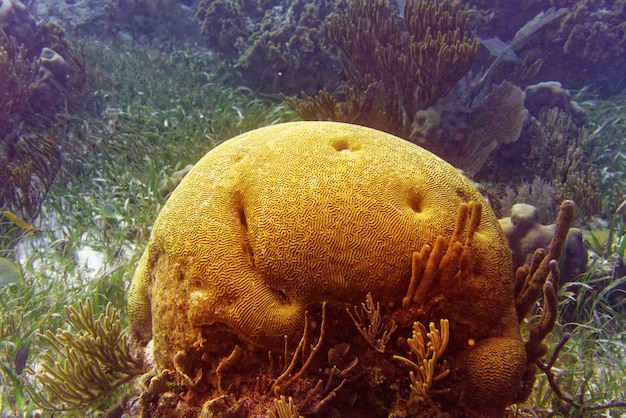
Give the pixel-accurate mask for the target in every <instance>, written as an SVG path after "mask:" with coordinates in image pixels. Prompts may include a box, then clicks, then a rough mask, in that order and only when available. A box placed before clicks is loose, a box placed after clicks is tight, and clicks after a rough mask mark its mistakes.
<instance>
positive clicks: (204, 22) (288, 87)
mask: <svg viewBox="0 0 626 418" xmlns="http://www.w3.org/2000/svg"><path fill="white" fill-rule="evenodd" d="M344 3H345V2H344V1H342V0H338V1H330V2H329V1H321V0H316V1H304V0H295V1H294V0H278V1H267V0H265V1H263V0H244V1H233V0H218V1H213V0H204V1H202V2H200V4H199V6H198V12H197V13H196V18H197V19H198V20H199V21H200V23H201V26H202V34H203V35H204V36H205V37H206V38H207V40H208V42H209V45H210V46H211V47H212V48H213V49H214V50H215V51H217V52H219V53H221V54H222V55H223V56H224V57H225V58H226V59H228V60H229V61H230V62H231V63H232V65H233V69H234V70H235V71H236V72H237V73H238V74H239V77H238V82H240V83H242V84H244V85H246V86H248V87H250V88H252V89H254V90H258V91H260V92H262V93H266V94H276V93H279V92H281V93H284V94H297V93H299V92H300V91H307V92H310V93H312V92H314V91H317V90H319V89H322V88H329V89H331V90H332V89H334V88H335V87H336V85H337V84H338V83H339V66H338V64H337V61H336V59H335V58H334V51H333V47H332V44H331V42H330V40H329V39H328V34H327V33H328V19H327V17H328V16H329V15H330V14H331V13H333V12H334V11H336V10H337V9H338V8H340V7H342V5H343V4H344Z"/></svg>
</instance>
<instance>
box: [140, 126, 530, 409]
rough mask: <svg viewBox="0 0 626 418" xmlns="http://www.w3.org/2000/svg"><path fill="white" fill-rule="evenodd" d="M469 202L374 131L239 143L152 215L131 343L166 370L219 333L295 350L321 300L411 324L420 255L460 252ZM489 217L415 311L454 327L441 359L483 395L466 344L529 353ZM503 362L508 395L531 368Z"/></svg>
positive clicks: (504, 253)
mask: <svg viewBox="0 0 626 418" xmlns="http://www.w3.org/2000/svg"><path fill="white" fill-rule="evenodd" d="M469 201H476V202H484V200H483V198H482V197H481V195H480V194H479V192H478V191H477V190H476V189H475V188H474V187H473V185H472V184H471V183H470V182H469V181H468V180H467V179H466V178H465V177H463V176H462V175H461V174H460V173H459V172H458V171H457V170H456V169H454V168H453V167H452V166H450V165H449V164H447V163H446V162H445V161H443V160H442V159H440V158H438V157H436V156H435V155H433V154H431V153H429V152H428V151H425V150H423V149H422V148H420V147H418V146H416V145H413V144H411V143H408V142H406V141H403V140H401V139H400V138H397V137H394V136H392V135H389V134H386V133H383V132H380V131H376V130H373V129H370V128H365V127H361V126H356V125H349V124H343V123H336V122H293V123H287V124H281V125H275V126H270V127H266V128H262V129H258V130H255V131H251V132H248V133H245V134H243V135H240V136H238V137H236V138H233V139H232V140H230V141H227V142H225V143H223V144H222V145H220V146H218V147H217V148H215V149H214V150H212V151H211V152H209V153H208V154H207V155H206V156H205V157H204V158H203V159H201V160H200V161H199V162H198V163H197V164H196V166H195V167H194V168H193V169H192V170H191V171H190V172H189V174H188V175H187V176H186V177H185V179H184V180H183V181H182V182H181V183H180V185H179V186H178V188H177V189H176V190H175V191H174V192H173V193H172V195H171V197H170V199H169V201H168V202H167V204H166V205H165V206H164V208H163V210H162V211H161V213H160V215H159V217H158V219H157V221H156V223H155V225H154V229H153V232H152V236H151V239H150V242H149V245H148V248H147V250H146V253H145V254H144V256H143V257H142V259H141V261H140V264H139V266H138V268H137V271H136V275H135V278H134V281H133V283H132V286H131V289H130V292H129V307H128V312H129V317H130V322H131V329H132V331H133V334H134V336H135V338H136V339H140V340H147V339H149V338H153V341H154V354H155V359H156V361H157V364H158V367H159V368H161V369H164V368H170V369H173V368H174V367H173V358H174V357H175V355H176V354H177V353H178V352H179V351H185V350H188V351H192V350H191V349H190V347H192V346H193V347H194V349H193V350H201V348H200V347H201V346H202V344H204V341H206V344H208V345H209V346H211V347H214V349H216V350H217V348H216V347H217V346H216V344H219V341H223V340H224V339H223V338H222V337H223V336H224V335H226V334H224V333H225V332H228V333H231V334H234V335H237V336H238V338H239V340H241V341H246V342H248V343H250V347H253V346H256V347H261V348H264V349H267V350H272V351H273V352H282V351H283V350H285V347H286V344H287V343H288V346H289V347H295V346H296V345H297V342H298V338H300V336H302V329H303V328H304V323H305V313H306V312H307V310H309V311H311V310H314V309H315V310H316V309H319V306H320V304H321V303H323V302H328V303H329V305H331V304H341V306H346V305H348V306H350V305H354V304H356V303H359V302H361V301H362V300H364V299H365V298H366V295H367V294H368V292H370V293H371V295H372V297H373V298H374V299H375V300H376V301H379V302H380V304H381V306H384V307H387V308H388V307H395V308H394V309H399V310H404V308H402V303H401V302H402V299H403V297H404V296H405V295H406V289H407V288H408V286H409V281H410V280H411V267H412V266H411V264H412V263H411V257H412V255H413V253H414V252H415V251H417V250H419V249H420V248H422V246H424V245H427V244H433V243H435V241H436V239H437V237H438V236H443V237H451V236H453V235H454V236H455V237H456V238H455V239H458V240H461V239H462V237H463V234H464V230H465V228H464V224H463V225H461V226H463V228H461V227H456V229H455V226H456V224H457V212H458V208H459V206H460V205H461V203H463V202H469ZM466 206H467V205H466ZM482 206H483V210H482V213H480V214H477V216H474V222H472V226H471V228H470V229H471V232H472V237H471V238H469V240H470V241H471V243H470V242H468V238H466V239H465V240H464V241H463V242H466V244H467V245H466V247H468V248H467V249H466V250H465V253H464V255H463V257H461V260H462V263H461V268H462V269H463V275H462V279H461V280H457V281H454V280H452V281H451V282H450V283H446V286H439V285H437V284H436V278H434V279H433V284H432V286H430V290H429V292H427V294H429V295H430V296H429V297H430V300H431V301H440V302H441V303H439V304H436V303H431V304H430V305H428V306H427V304H425V305H419V306H415V305H416V304H415V303H414V305H412V306H410V307H409V308H408V309H419V311H416V312H417V314H418V315H421V316H422V317H424V316H429V317H431V318H436V317H439V318H448V319H449V320H450V335H451V341H450V345H449V348H448V352H449V353H451V355H452V356H453V357H454V356H456V357H458V358H459V359H461V358H463V356H467V357H469V358H470V360H471V363H472V365H474V364H476V365H477V366H476V367H475V368H471V369H465V368H463V364H462V360H458V362H456V363H452V362H451V367H454V368H455V370H462V371H463V373H468V374H469V375H470V376H471V377H472V379H473V380H476V381H480V380H481V379H483V378H485V375H484V374H483V373H482V372H481V370H480V364H481V359H476V358H475V355H474V354H472V353H471V352H470V351H472V350H471V349H472V347H469V348H468V347H467V346H466V341H467V339H469V338H471V339H473V340H474V341H476V342H481V341H482V340H485V339H492V338H503V339H504V340H505V342H506V344H509V345H511V346H513V347H516V348H517V349H519V350H521V352H522V353H523V344H522V342H521V338H520V336H519V328H518V323H517V318H516V316H515V309H514V303H513V290H512V283H511V277H512V266H511V260H510V252H509V251H508V247H507V244H506V240H505V238H504V236H503V234H502V231H501V230H500V228H499V226H498V223H497V219H496V218H495V216H494V214H493V213H492V212H491V210H490V209H489V207H488V205H486V204H483V205H482ZM455 231H456V232H455ZM469 244H471V245H469ZM417 285H418V286H419V283H417ZM420 294H421V293H420ZM413 301H415V299H413ZM335 306H336V305H335ZM387 308H386V309H387ZM342 313H345V308H343V309H342ZM415 319H416V318H414V317H413V318H411V319H410V322H409V323H404V324H403V326H410V325H411V324H412V323H413V321H414V320H415ZM338 320H339V319H333V321H338ZM341 320H346V321H347V325H349V326H350V328H351V329H352V330H353V329H354V328H353V324H352V323H351V321H350V318H349V317H348V316H347V315H342V319H341ZM333 323H334V324H335V325H333V326H338V325H337V324H336V323H335V322H333ZM399 325H400V324H399ZM229 335H230V334H229ZM199 336H201V337H199ZM285 338H287V340H288V341H286V340H285ZM232 347H234V346H230V348H227V349H226V348H224V350H226V354H225V355H227V354H228V352H230V351H231V350H232ZM498 347H499V346H498V345H497V344H496V345H494V346H490V349H491V350H492V352H491V358H492V359H497V358H498ZM506 347H508V346H506ZM204 350H205V353H208V351H206V350H208V349H206V348H205V349H204ZM522 357H523V355H522ZM202 358H203V359H205V358H206V359H207V360H206V361H207V362H209V358H210V355H209V354H206V355H205V356H204V357H202ZM503 358H504V359H505V360H509V359H510V360H513V362H512V363H511V362H507V364H506V367H509V368H511V369H513V370H514V373H513V376H512V377H511V380H512V382H510V385H509V386H510V387H515V386H516V385H517V384H519V380H520V379H521V370H522V369H523V367H524V364H523V363H524V358H521V360H520V359H519V358H510V357H506V356H504V357H503ZM191 360H192V359H190V361H191ZM203 361H204V360H203ZM518 363H519V364H518ZM181 364H185V363H181ZM451 369H452V368H451ZM207 373H212V371H211V370H207ZM518 375H519V376H518ZM452 381H453V382H455V381H454V379H453V380H452ZM457 383H458V384H459V385H463V384H464V383H463V382H462V381H461V382H457ZM468 390H469V388H468ZM461 391H463V389H461ZM487 395H490V396H491V397H497V396H499V395H498V392H497V391H495V392H493V393H491V394H489V393H487ZM510 396H513V395H510ZM505 402H506V399H505Z"/></svg>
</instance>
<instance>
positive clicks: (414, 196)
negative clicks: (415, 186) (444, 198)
mask: <svg viewBox="0 0 626 418" xmlns="http://www.w3.org/2000/svg"><path fill="white" fill-rule="evenodd" d="M407 204H408V205H409V207H410V208H411V210H413V212H415V213H421V212H422V210H424V198H423V197H422V195H421V194H420V193H418V192H417V190H409V193H408V195H407Z"/></svg>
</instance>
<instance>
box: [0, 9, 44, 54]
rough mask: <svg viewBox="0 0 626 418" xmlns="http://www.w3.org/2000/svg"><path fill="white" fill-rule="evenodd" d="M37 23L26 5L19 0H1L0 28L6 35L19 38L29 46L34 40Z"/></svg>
mask: <svg viewBox="0 0 626 418" xmlns="http://www.w3.org/2000/svg"><path fill="white" fill-rule="evenodd" d="M36 27H37V23H36V21H35V18H33V16H32V15H31V14H30V12H29V11H28V9H27V8H26V6H25V5H24V4H23V3H22V2H21V1H19V0H3V1H2V2H1V3H0V29H1V30H2V31H4V33H5V34H6V35H7V36H8V37H14V38H16V39H19V40H20V42H21V43H23V44H25V45H26V47H27V48H30V47H31V46H32V44H33V42H34V40H35V39H34V34H35V33H36Z"/></svg>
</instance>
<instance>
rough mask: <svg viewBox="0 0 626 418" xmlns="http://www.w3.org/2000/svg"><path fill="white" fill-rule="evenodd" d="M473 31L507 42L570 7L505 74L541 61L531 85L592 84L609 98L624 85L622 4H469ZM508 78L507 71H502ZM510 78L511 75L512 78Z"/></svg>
mask: <svg viewBox="0 0 626 418" xmlns="http://www.w3.org/2000/svg"><path fill="white" fill-rule="evenodd" d="M467 3H468V7H471V8H472V9H474V10H475V13H472V27H473V28H475V29H476V30H477V32H478V34H479V35H480V36H481V37H484V38H488V37H491V36H494V35H498V36H499V37H500V38H501V39H503V40H504V41H508V40H510V39H512V38H513V36H514V34H515V31H516V30H517V29H518V28H520V27H522V25H524V23H525V22H526V21H528V20H529V19H531V18H532V17H533V16H535V15H536V14H537V13H539V12H541V11H543V10H548V9H549V8H551V7H569V12H568V13H567V15H566V16H565V17H563V18H562V19H559V21H557V22H554V23H552V24H550V25H549V26H548V27H547V28H546V29H545V32H544V36H541V38H540V39H533V42H527V43H526V44H525V45H522V46H521V47H520V48H519V49H518V50H516V52H517V54H518V56H521V57H524V59H523V61H522V62H521V63H520V62H508V63H507V67H506V68H507V73H510V72H511V71H513V69H514V68H515V67H518V66H520V65H521V66H523V65H526V63H528V62H529V61H534V60H537V59H540V60H541V61H542V65H541V68H540V69H539V71H537V72H536V74H535V75H534V76H533V78H532V79H529V80H527V81H528V82H529V83H536V82H539V81H546V80H556V81H559V82H561V83H563V85H565V86H566V87H567V88H570V89H580V88H583V87H585V86H589V87H591V88H593V89H597V90H599V91H600V92H601V93H602V94H603V95H604V96H606V97H608V96H610V95H614V94H617V93H619V92H620V91H622V90H623V89H624V87H625V84H624V83H625V81H624V78H623V77H622V76H621V73H622V68H623V67H624V64H625V60H626V58H624V57H626V40H625V39H624V37H623V31H624V21H625V16H626V8H625V7H624V2H623V1H622V0H607V1H601V2H598V1H594V0H577V1H567V0H558V1H554V0H538V1H532V2H512V1H508V0H499V1H485V0H470V1H468V2H467ZM503 74H504V73H503ZM508 78H509V79H510V77H508Z"/></svg>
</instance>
